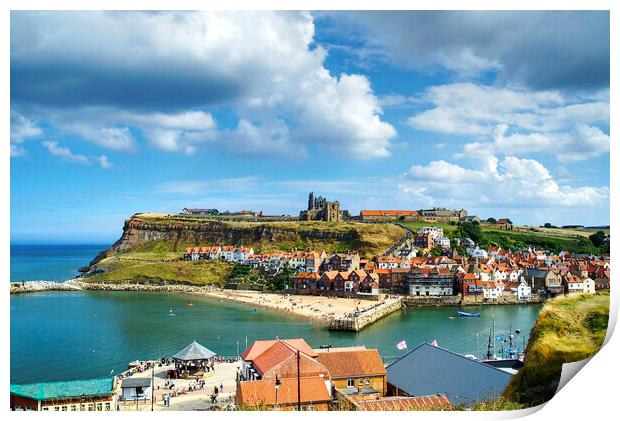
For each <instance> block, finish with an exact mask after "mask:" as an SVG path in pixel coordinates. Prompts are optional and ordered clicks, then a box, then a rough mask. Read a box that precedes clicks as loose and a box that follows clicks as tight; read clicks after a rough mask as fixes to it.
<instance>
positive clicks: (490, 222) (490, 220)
mask: <svg viewBox="0 0 620 421" xmlns="http://www.w3.org/2000/svg"><path fill="white" fill-rule="evenodd" d="M487 222H488V223H489V224H497V219H495V218H489V219H487Z"/></svg>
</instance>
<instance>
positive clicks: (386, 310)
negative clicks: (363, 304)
mask: <svg viewBox="0 0 620 421" xmlns="http://www.w3.org/2000/svg"><path fill="white" fill-rule="evenodd" d="M402 306H403V297H398V298H388V299H386V300H385V301H383V302H381V303H379V304H377V305H376V306H374V307H372V308H370V309H369V310H367V311H364V312H361V313H359V314H356V315H354V316H353V317H342V318H335V319H333V320H332V321H331V322H330V324H329V330H346V331H352V332H359V331H360V330H362V329H363V328H365V327H366V326H368V325H370V324H372V323H374V322H376V321H377V320H379V319H381V318H383V317H385V316H387V315H389V314H392V313H394V312H395V311H398V310H400V309H401V308H402Z"/></svg>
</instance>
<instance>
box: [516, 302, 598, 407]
mask: <svg viewBox="0 0 620 421" xmlns="http://www.w3.org/2000/svg"><path fill="white" fill-rule="evenodd" d="M608 319H609V294H608V293H599V294H595V295H586V294H575V295H572V296H565V297H559V298H555V299H553V300H551V301H549V302H548V303H547V304H546V305H545V306H544V307H543V309H542V310H541V312H540V315H539V318H538V320H537V322H536V324H535V325H534V328H533V329H532V332H531V333H530V339H529V342H528V345H527V349H526V352H525V365H524V366H523V368H522V369H521V370H520V371H519V373H518V374H517V375H515V376H514V377H513V379H512V381H511V382H510V384H509V385H508V387H507V389H506V391H505V392H504V397H505V398H506V399H507V400H509V401H514V402H518V403H522V404H527V405H530V406H535V405H539V404H542V403H544V402H546V401H548V400H549V399H551V398H552V397H553V395H554V394H555V392H556V389H557V386H558V382H559V380H560V375H561V372H562V364H564V363H568V362H574V361H579V360H583V359H585V358H589V357H591V356H593V355H594V354H596V353H597V352H598V350H599V349H600V348H601V346H602V345H603V341H604V340H605V334H606V333H607V325H608Z"/></svg>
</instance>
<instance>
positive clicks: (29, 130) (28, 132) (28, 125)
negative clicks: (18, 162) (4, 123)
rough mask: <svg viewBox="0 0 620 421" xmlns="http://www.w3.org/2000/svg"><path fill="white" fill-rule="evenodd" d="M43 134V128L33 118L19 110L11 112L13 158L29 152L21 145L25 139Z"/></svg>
mask: <svg viewBox="0 0 620 421" xmlns="http://www.w3.org/2000/svg"><path fill="white" fill-rule="evenodd" d="M41 134H43V130H41V128H40V127H39V126H38V125H37V124H36V123H35V122H34V121H32V120H30V119H28V118H26V117H24V116H23V115H21V114H19V113H17V112H11V138H10V143H11V158H17V157H20V156H24V155H25V154H26V153H27V152H26V149H25V148H24V147H23V146H21V144H22V143H23V142H24V140H26V139H28V138H32V137H38V136H41Z"/></svg>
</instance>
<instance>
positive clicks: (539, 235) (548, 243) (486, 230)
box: [398, 221, 599, 254]
mask: <svg viewBox="0 0 620 421" xmlns="http://www.w3.org/2000/svg"><path fill="white" fill-rule="evenodd" d="M398 224H399V225H402V226H404V227H406V228H409V229H410V230H412V231H417V230H418V229H420V228H422V227H428V226H435V227H440V228H443V230H444V233H445V234H446V235H447V236H448V237H451V236H452V235H453V234H454V233H455V231H456V229H457V226H456V225H451V224H447V223H436V222H424V221H398ZM480 228H481V230H482V234H483V236H484V240H486V241H487V242H489V243H492V244H497V245H498V246H500V247H502V248H507V249H514V248H521V247H527V246H536V247H541V248H543V249H546V250H550V251H552V252H555V253H559V252H560V251H562V250H566V251H569V252H571V253H594V254H596V253H599V250H597V249H596V248H595V247H593V246H592V244H591V243H589V241H588V240H587V239H585V238H581V237H580V236H577V237H568V236H563V235H559V234H558V235H553V234H552V233H550V232H520V231H505V230H501V229H497V228H495V227H492V226H487V225H481V226H480Z"/></svg>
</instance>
